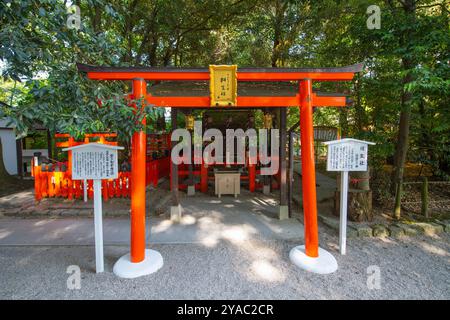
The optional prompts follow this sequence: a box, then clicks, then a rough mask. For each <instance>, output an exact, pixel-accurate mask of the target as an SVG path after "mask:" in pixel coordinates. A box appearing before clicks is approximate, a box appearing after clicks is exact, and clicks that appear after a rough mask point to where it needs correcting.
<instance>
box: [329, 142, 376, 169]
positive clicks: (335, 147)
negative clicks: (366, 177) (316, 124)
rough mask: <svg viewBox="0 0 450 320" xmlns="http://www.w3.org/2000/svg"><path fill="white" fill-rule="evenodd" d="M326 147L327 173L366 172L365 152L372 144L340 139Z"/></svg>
mask: <svg viewBox="0 0 450 320" xmlns="http://www.w3.org/2000/svg"><path fill="white" fill-rule="evenodd" d="M325 144H326V145H328V157H327V171H367V150H368V145H369V144H374V143H372V142H366V141H360V140H355V139H341V140H334V141H328V142H325Z"/></svg>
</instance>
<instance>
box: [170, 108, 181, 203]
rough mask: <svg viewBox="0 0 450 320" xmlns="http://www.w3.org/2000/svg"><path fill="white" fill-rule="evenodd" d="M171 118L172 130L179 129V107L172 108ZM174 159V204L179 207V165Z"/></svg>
mask: <svg viewBox="0 0 450 320" xmlns="http://www.w3.org/2000/svg"><path fill="white" fill-rule="evenodd" d="M170 112H171V118H172V132H173V131H174V130H175V129H177V115H178V109H177V108H171V109H170ZM175 145H176V143H172V149H173V148H174V147H175ZM173 160H174V159H172V161H171V163H170V165H171V167H172V175H171V178H172V183H171V185H172V206H173V207H175V206H176V207H178V206H179V204H180V199H179V195H178V165H177V164H175V163H174V162H173Z"/></svg>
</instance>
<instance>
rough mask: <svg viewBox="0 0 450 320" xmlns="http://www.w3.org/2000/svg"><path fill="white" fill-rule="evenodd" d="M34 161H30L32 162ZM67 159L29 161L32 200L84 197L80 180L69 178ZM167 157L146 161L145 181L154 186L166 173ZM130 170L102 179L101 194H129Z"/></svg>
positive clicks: (90, 194)
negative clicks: (49, 162) (30, 163)
mask: <svg viewBox="0 0 450 320" xmlns="http://www.w3.org/2000/svg"><path fill="white" fill-rule="evenodd" d="M33 162H34V161H33ZM67 167H68V165H67V162H64V163H63V162H60V163H57V164H44V163H42V164H40V165H34V163H33V164H32V175H33V177H34V189H35V199H36V200H38V201H39V200H41V199H42V198H53V197H61V198H67V199H82V198H83V196H84V183H85V182H84V181H83V180H72V174H71V172H69V171H68V170H67ZM169 167H170V158H169V157H165V158H161V159H156V160H152V161H149V162H147V163H146V184H147V185H150V184H152V185H153V186H155V187H156V186H157V185H158V180H159V179H161V178H163V177H168V176H169ZM86 186H87V196H88V198H89V199H91V198H92V197H93V194H94V191H93V180H87V185H86ZM130 187H131V172H129V171H119V175H118V178H117V179H110V180H103V181H102V196H103V198H104V199H105V200H108V199H109V198H126V197H130V190H131V188H130Z"/></svg>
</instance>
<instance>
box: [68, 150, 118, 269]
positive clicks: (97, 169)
mask: <svg viewBox="0 0 450 320" xmlns="http://www.w3.org/2000/svg"><path fill="white" fill-rule="evenodd" d="M121 149H123V147H117V146H110V145H107V144H100V143H86V144H81V145H78V146H75V147H70V148H65V149H63V151H71V152H72V180H85V185H86V179H92V180H94V232H95V270H96V272H97V273H99V272H103V271H104V262H103V222H102V179H115V178H117V175H118V163H117V150H121ZM85 197H86V196H85Z"/></svg>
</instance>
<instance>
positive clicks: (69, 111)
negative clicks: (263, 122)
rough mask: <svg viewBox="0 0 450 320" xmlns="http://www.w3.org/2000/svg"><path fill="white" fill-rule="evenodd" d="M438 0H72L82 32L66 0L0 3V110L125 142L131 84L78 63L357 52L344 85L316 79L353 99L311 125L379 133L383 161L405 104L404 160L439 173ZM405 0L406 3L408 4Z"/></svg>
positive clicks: (441, 44)
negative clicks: (85, 70)
mask: <svg viewBox="0 0 450 320" xmlns="http://www.w3.org/2000/svg"><path fill="white" fill-rule="evenodd" d="M447 2H448V1H445V0H437V1H434V0H418V1H411V0H407V1H406V0H405V1H395V0H386V1H381V0H378V1H372V0H367V1H366V0H350V1H336V0H317V1H308V0H173V1H166V0H152V1H148V0H113V1H105V0H82V1H76V3H77V4H78V5H79V7H80V13H81V27H80V29H79V30H76V29H69V28H68V27H67V25H66V21H67V18H68V11H67V7H66V2H65V1H62V0H45V1H44V0H42V1H36V0H25V1H19V0H16V1H10V2H2V3H1V4H0V26H1V29H0V59H1V62H2V68H1V72H2V76H3V78H4V82H3V84H2V86H1V88H2V91H1V92H0V99H1V101H2V105H1V108H0V110H1V111H0V112H1V113H2V114H3V115H7V116H9V117H10V118H11V119H12V121H13V122H14V123H15V125H16V126H17V132H18V134H26V132H27V130H28V129H30V128H31V127H32V124H33V123H35V122H41V123H43V124H44V125H45V126H47V127H49V128H50V129H51V130H52V131H53V132H55V131H63V132H70V133H72V134H74V135H81V134H83V133H85V132H94V131H116V132H118V133H119V135H120V137H121V139H123V141H124V142H126V141H127V139H128V137H129V136H130V135H131V134H132V132H133V131H134V130H137V129H139V125H138V124H137V123H139V120H140V119H141V118H142V116H143V114H140V113H138V114H136V113H135V112H134V109H133V108H132V107H130V104H129V103H128V102H127V101H126V100H125V99H124V98H123V96H122V94H123V93H126V92H129V91H130V83H126V82H95V81H90V80H87V79H86V78H85V76H84V75H80V74H79V73H78V72H77V70H76V67H75V63H76V62H82V63H88V64H94V65H113V66H114V65H121V66H138V65H145V66H205V65H208V64H211V63H214V64H221V63H227V64H231V63H234V64H238V66H241V67H243V66H286V67H300V66H305V67H306V66H343V65H348V64H352V63H356V62H364V63H365V65H366V69H365V71H364V73H362V74H361V75H359V76H358V78H357V79H356V81H354V82H353V83H341V84H335V83H317V84H315V89H318V90H324V91H340V92H346V93H349V94H350V95H351V96H352V99H353V100H354V105H353V107H352V108H349V109H340V110H337V109H332V108H322V109H318V110H317V111H316V112H315V121H316V123H317V124H318V125H334V126H340V127H341V129H342V131H343V134H344V135H345V136H353V137H359V138H364V139H368V140H372V141H375V142H377V145H376V146H375V147H374V148H373V149H372V150H373V152H372V157H371V161H372V164H374V165H376V166H379V165H382V164H384V163H386V162H388V163H389V162H391V160H392V157H393V156H394V150H395V145H397V146H398V140H397V133H398V131H399V118H400V112H401V111H404V110H405V107H407V108H410V110H411V122H410V124H409V125H410V127H411V128H410V129H411V130H410V136H409V140H410V148H409V153H408V158H409V159H410V160H413V161H421V162H426V163H430V164H432V165H433V166H434V167H435V169H436V173H438V174H442V175H445V174H448V172H449V167H450V160H449V159H450V152H449V147H448V145H450V141H449V139H450V117H448V114H449V113H450V110H449V106H450V103H449V102H450V101H449V96H450V95H449V88H450V85H449V64H448V61H450V57H449V52H450V50H449V44H450V37H449V32H448V26H449V24H448V6H447V5H448V3H447ZM8 3H9V4H8ZM410 3H411V4H414V7H413V8H412V10H413V11H408V10H406V9H405V5H407V4H410ZM374 4H375V5H378V6H379V7H380V9H381V29H379V30H377V29H373V30H371V29H368V28H367V25H366V20H367V18H368V15H367V14H366V10H367V8H368V6H369V5H374ZM411 12H413V14H411ZM405 79H407V80H408V81H405ZM14 88H15V89H14ZM405 97H407V98H408V99H407V103H405V99H404V98H405ZM99 99H101V101H102V106H101V107H100V106H99V104H98V100H99ZM158 110H159V111H158V113H157V111H156V110H155V109H151V108H147V110H146V111H147V112H148V122H149V124H150V125H152V124H153V123H155V122H156V120H157V118H158V117H159V116H161V115H162V112H163V110H162V109H158ZM0 116H1V114H0ZM297 120H298V112H296V110H290V111H289V119H288V123H289V124H293V123H295V121H297Z"/></svg>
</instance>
